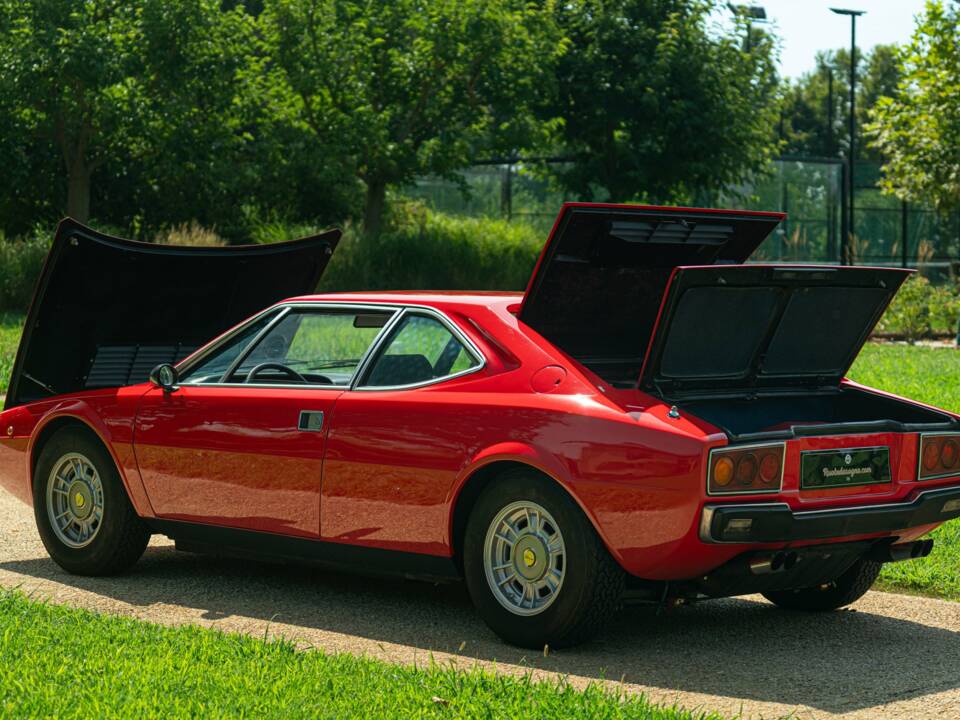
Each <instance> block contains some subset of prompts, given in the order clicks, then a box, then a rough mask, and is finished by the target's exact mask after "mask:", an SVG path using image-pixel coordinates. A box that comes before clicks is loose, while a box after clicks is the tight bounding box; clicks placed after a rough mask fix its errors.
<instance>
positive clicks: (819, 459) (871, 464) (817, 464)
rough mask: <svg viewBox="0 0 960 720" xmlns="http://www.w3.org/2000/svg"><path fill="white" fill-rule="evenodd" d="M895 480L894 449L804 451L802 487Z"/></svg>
mask: <svg viewBox="0 0 960 720" xmlns="http://www.w3.org/2000/svg"><path fill="white" fill-rule="evenodd" d="M889 482H891V475H890V448H886V447H870V448H850V449H844V450H808V451H806V452H802V453H800V489H801V490H819V489H821V488H838V487H853V486H857V485H880V484H883V483H889Z"/></svg>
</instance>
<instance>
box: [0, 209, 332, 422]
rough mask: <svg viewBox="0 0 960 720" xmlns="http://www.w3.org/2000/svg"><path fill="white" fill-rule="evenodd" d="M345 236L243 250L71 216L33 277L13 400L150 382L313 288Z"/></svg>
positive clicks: (9, 399)
mask: <svg viewBox="0 0 960 720" xmlns="http://www.w3.org/2000/svg"><path fill="white" fill-rule="evenodd" d="M339 238H340V231H339V230H331V231H329V232H325V233H323V234H320V235H316V236H313V237H309V238H304V239H302V240H293V241H291V242H285V243H276V244H273V245H249V246H243V247H180V246H171V245H154V244H150V243H142V242H135V241H132V240H122V239H120V238H114V237H110V236H108V235H103V234H102V233H98V232H96V231H94V230H91V229H90V228H87V227H84V226H83V225H81V224H79V223H77V222H76V221H74V220H70V219H66V220H64V221H62V222H61V223H60V225H59V227H58V228H57V234H56V237H55V238H54V241H53V245H52V246H51V248H50V253H49V255H48V256H47V260H46V263H45V264H44V267H43V271H42V272H41V274H40V278H39V280H38V282H37V287H36V290H35V292H34V297H33V302H32V303H31V306H30V310H29V312H28V314H27V320H26V324H25V326H24V332H23V337H22V338H21V341H20V348H19V350H18V351H17V358H16V361H15V363H14V367H13V373H12V375H11V379H10V387H9V390H8V393H7V398H6V407H7V408H10V407H14V406H16V405H22V404H23V403H26V402H31V401H33V400H39V399H42V398H44V397H49V396H52V395H59V394H62V393H68V392H76V391H79V390H83V389H87V388H102V387H120V386H123V385H129V384H133V383H138V382H142V381H144V380H146V379H147V375H148V374H149V372H150V370H151V369H152V368H153V367H154V366H155V365H157V364H159V363H162V362H176V361H178V360H181V359H182V358H184V357H186V356H187V355H188V354H190V353H191V352H192V351H193V350H195V349H196V348H197V347H199V346H200V345H202V344H204V343H205V342H207V341H208V340H211V339H212V338H214V337H216V336H217V335H219V334H220V333H222V332H224V331H225V330H227V329H229V328H230V327H232V326H234V325H236V324H237V323H239V322H240V321H241V320H243V319H245V318H247V317H249V316H250V315H252V314H253V313H255V312H257V311H259V310H262V309H263V308H265V307H267V306H269V305H271V304H273V303H275V302H278V301H280V300H283V299H285V298H288V297H291V296H294V295H303V294H306V293H310V292H312V291H313V290H314V289H315V288H316V286H317V283H318V282H319V281H320V277H321V275H322V274H323V271H324V269H325V268H326V266H327V263H328V262H329V260H330V257H331V255H332V254H333V251H334V249H335V248H336V245H337V242H338V240H339Z"/></svg>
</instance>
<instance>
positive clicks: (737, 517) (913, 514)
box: [700, 486, 960, 543]
mask: <svg viewBox="0 0 960 720" xmlns="http://www.w3.org/2000/svg"><path fill="white" fill-rule="evenodd" d="M956 517H960V486H958V487H949V488H940V489H935V490H924V491H923V492H920V493H918V494H917V496H916V497H915V498H914V499H913V500H911V501H908V502H901V503H892V504H889V505H859V506H855V507H845V508H837V509H830V510H811V511H803V512H794V511H793V510H791V509H790V507H789V506H788V505H786V504H784V503H753V504H743V505H736V504H723V505H706V506H705V507H704V508H703V514H702V515H701V517H700V539H701V540H702V541H703V542H705V543H781V542H795V541H799V540H826V539H829V538H843V537H853V536H858V535H870V534H873V533H890V532H897V531H900V530H907V529H909V528H914V527H921V526H923V525H934V524H937V523H942V522H945V521H947V520H952V519H953V518H956Z"/></svg>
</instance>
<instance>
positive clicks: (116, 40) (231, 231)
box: [0, 0, 357, 239]
mask: <svg viewBox="0 0 960 720" xmlns="http://www.w3.org/2000/svg"><path fill="white" fill-rule="evenodd" d="M0 68H2V71H0V151H2V156H3V157H4V158H5V159H6V158H10V159H11V161H12V162H11V163H10V166H8V167H6V168H5V170H6V172H5V173H4V175H3V176H0V227H2V228H4V229H6V230H7V231H8V232H13V233H21V232H24V231H26V230H27V229H28V228H29V227H30V226H31V225H32V224H33V223H35V222H45V223H52V222H54V221H55V220H57V219H59V217H61V216H62V215H63V214H64V213H66V214H70V215H73V216H74V217H76V218H77V219H79V220H81V221H84V222H86V221H87V219H88V217H90V216H91V214H92V216H93V217H95V218H97V220H98V222H99V223H100V224H102V223H105V222H106V223H110V224H112V225H119V226H121V227H124V228H132V232H134V234H137V235H140V234H141V233H143V232H147V231H150V230H151V229H156V228H161V227H165V226H167V227H168V226H171V225H179V224H182V223H187V222H194V221H195V222H199V223H201V224H202V225H204V226H206V227H216V228H217V230H218V231H219V232H220V233H221V234H222V235H224V236H225V237H228V238H230V239H240V238H242V237H244V235H245V234H246V232H247V226H246V224H245V222H244V221H245V220H246V218H247V215H248V213H245V212H243V211H242V210H238V208H241V207H242V206H244V205H252V206H259V207H263V208H266V207H269V208H271V209H273V210H275V211H281V212H292V213H296V214H306V216H307V217H311V218H324V219H327V220H331V219H333V218H340V217H343V216H345V215H347V214H349V213H350V212H351V210H352V208H353V207H354V206H355V203H356V197H357V196H356V187H355V186H353V185H351V183H349V182H344V179H343V176H344V173H343V172H342V168H341V165H340V164H339V163H338V162H336V157H337V156H336V155H333V158H334V160H331V155H330V154H329V153H328V152H325V151H326V150H328V148H327V147H323V148H319V147H317V143H316V142H312V143H308V142H306V141H305V138H306V135H305V133H304V131H303V130H302V129H301V128H298V127H297V126H296V124H295V123H294V122H293V121H292V120H291V118H290V116H289V112H288V111H287V105H286V96H287V95H288V93H285V92H283V88H282V83H281V87H280V88H279V89H278V88H277V82H278V81H279V80H280V78H279V76H278V75H277V73H276V72H271V70H270V68H269V63H268V60H267V58H266V57H265V55H264V54H263V46H262V43H261V42H260V40H259V38H258V36H257V33H256V22H255V19H254V18H253V17H252V16H250V15H248V14H247V13H246V11H245V10H244V8H243V7H242V6H237V7H234V8H233V9H226V8H221V4H220V3H219V2H218V0H132V1H131V2H113V1H112V0H89V1H87V2H82V3H76V2H72V1H71V0H0ZM125 234H126V233H125Z"/></svg>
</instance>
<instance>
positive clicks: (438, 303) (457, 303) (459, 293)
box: [284, 290, 523, 310]
mask: <svg viewBox="0 0 960 720" xmlns="http://www.w3.org/2000/svg"><path fill="white" fill-rule="evenodd" d="M522 298H523V293H522V292H519V291H517V292H510V291H504V290H379V291H375V292H374V291H370V292H338V293H323V294H318V295H300V296H298V297H292V298H288V299H287V300H285V301H284V302H287V303H289V302H363V303H377V304H384V305H423V306H426V307H432V308H436V309H438V310H443V309H446V308H451V307H464V306H471V307H495V306H503V305H504V304H513V303H517V302H519V301H520V300H521V299H522Z"/></svg>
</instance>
